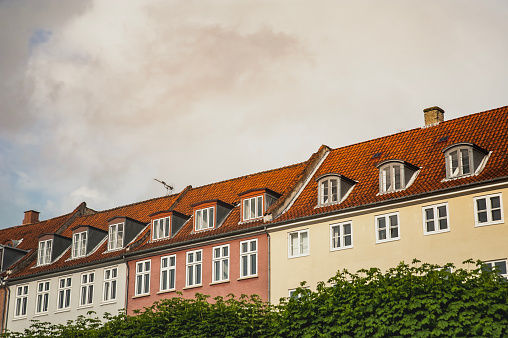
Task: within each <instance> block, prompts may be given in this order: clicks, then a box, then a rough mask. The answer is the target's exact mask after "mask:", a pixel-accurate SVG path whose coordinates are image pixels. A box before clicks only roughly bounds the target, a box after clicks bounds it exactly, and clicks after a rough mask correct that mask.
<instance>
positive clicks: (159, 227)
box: [152, 216, 171, 240]
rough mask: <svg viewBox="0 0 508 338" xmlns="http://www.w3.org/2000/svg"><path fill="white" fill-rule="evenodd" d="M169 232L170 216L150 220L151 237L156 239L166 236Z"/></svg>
mask: <svg viewBox="0 0 508 338" xmlns="http://www.w3.org/2000/svg"><path fill="white" fill-rule="evenodd" d="M170 232H171V216H166V217H162V218H158V219H154V220H153V221H152V238H153V240H158V239H162V238H168V237H169V236H170Z"/></svg>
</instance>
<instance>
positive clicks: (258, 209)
mask: <svg viewBox="0 0 508 338" xmlns="http://www.w3.org/2000/svg"><path fill="white" fill-rule="evenodd" d="M261 216H263V196H256V197H251V198H246V199H244V200H243V220H244V221H248V220H251V219H255V218H259V217H261Z"/></svg>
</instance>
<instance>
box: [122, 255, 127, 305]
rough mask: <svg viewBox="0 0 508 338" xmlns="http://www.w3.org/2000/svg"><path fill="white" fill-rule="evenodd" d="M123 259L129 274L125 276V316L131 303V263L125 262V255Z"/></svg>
mask: <svg viewBox="0 0 508 338" xmlns="http://www.w3.org/2000/svg"><path fill="white" fill-rule="evenodd" d="M122 259H123V261H124V262H125V266H126V268H127V273H126V274H125V275H126V276H125V314H127V302H128V301H129V263H128V262H127V261H126V260H125V254H123V255H122Z"/></svg>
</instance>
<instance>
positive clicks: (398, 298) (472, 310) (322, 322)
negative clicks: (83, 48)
mask: <svg viewBox="0 0 508 338" xmlns="http://www.w3.org/2000/svg"><path fill="white" fill-rule="evenodd" d="M465 263H467V264H468V266H470V267H473V269H471V270H468V269H455V268H454V267H453V265H451V264H447V265H445V266H444V267H438V266H436V265H430V264H420V262H419V261H416V260H415V261H413V264H411V265H408V264H404V263H400V264H399V265H398V266H397V267H395V268H392V269H389V270H388V271H387V272H385V273H382V272H381V271H380V270H379V269H375V268H372V269H370V270H360V271H359V272H358V273H357V274H352V273H349V272H348V271H346V270H344V271H342V272H338V273H337V275H336V276H335V277H333V278H331V279H330V280H329V281H328V283H329V284H332V285H333V286H331V287H330V286H328V287H327V286H325V283H323V282H321V283H319V284H318V286H317V288H316V291H311V290H309V289H307V288H304V286H305V283H302V287H301V288H298V289H297V291H296V293H295V297H293V298H290V299H287V298H283V299H281V303H280V304H279V305H277V306H273V305H270V304H268V303H265V302H262V301H261V300H260V299H259V297H258V296H250V297H248V296H245V295H242V296H241V297H240V298H235V297H234V296H233V295H229V296H228V297H226V298H222V297H216V298H214V299H213V301H210V299H209V296H204V295H201V294H196V298H195V299H184V298H182V297H174V298H169V299H164V300H161V301H157V302H155V303H154V304H153V305H152V306H150V307H148V308H145V309H144V310H142V311H138V313H137V314H136V315H135V316H127V315H126V314H125V313H120V314H118V315H116V316H111V315H109V314H107V315H106V316H105V320H104V321H101V320H100V319H98V318H94V317H93V315H94V314H93V313H89V314H88V316H80V317H79V318H78V319H77V320H76V321H74V322H73V321H70V322H69V323H67V325H51V324H48V323H40V322H34V323H33V325H32V326H31V327H30V328H29V329H26V330H25V332H23V333H14V332H8V333H6V334H4V337H5V338H17V337H115V338H118V337H508V282H507V281H506V280H505V279H504V278H503V277H501V276H499V274H498V273H496V272H495V271H491V270H490V269H488V268H484V267H482V266H481V263H480V262H476V266H475V264H474V262H473V261H467V262H465ZM452 269H453V272H450V270H452Z"/></svg>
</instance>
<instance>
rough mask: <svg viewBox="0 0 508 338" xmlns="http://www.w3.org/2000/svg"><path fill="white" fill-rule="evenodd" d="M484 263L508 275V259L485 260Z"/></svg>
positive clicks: (505, 275) (504, 275)
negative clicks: (507, 261)
mask: <svg viewBox="0 0 508 338" xmlns="http://www.w3.org/2000/svg"><path fill="white" fill-rule="evenodd" d="M483 265H484V266H487V267H489V268H490V269H492V270H493V271H496V272H497V273H499V274H500V275H501V276H503V277H508V271H507V269H506V259H502V260H497V261H490V262H484V263H483Z"/></svg>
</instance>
